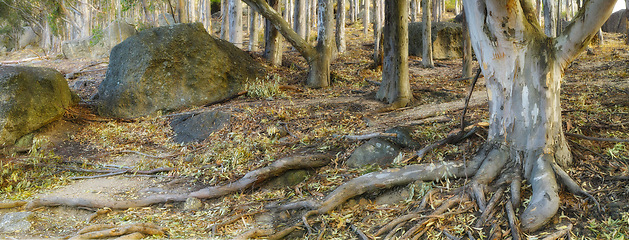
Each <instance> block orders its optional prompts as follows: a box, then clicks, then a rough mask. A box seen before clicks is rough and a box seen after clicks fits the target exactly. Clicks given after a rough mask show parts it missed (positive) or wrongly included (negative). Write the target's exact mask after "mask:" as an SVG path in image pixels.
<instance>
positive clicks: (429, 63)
mask: <svg viewBox="0 0 629 240" xmlns="http://www.w3.org/2000/svg"><path fill="white" fill-rule="evenodd" d="M431 8H432V0H423V5H422V11H423V13H422V21H423V22H424V30H423V31H422V37H423V39H424V40H423V41H422V42H423V44H424V45H423V46H422V51H423V52H422V64H423V65H424V67H429V68H432V67H435V63H434V62H433V60H432V40H431V36H432V29H431V28H432V24H431V17H430V15H431V14H430V11H431Z"/></svg>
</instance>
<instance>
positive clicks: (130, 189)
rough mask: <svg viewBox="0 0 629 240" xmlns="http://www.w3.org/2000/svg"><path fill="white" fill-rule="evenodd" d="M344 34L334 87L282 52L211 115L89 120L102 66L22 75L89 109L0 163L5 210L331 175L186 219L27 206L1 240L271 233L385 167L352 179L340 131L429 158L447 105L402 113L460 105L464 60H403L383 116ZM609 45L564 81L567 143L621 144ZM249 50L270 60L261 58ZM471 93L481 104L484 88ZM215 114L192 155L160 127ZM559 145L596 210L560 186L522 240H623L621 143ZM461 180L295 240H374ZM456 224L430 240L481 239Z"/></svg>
mask: <svg viewBox="0 0 629 240" xmlns="http://www.w3.org/2000/svg"><path fill="white" fill-rule="evenodd" d="M348 30H349V33H348V51H347V52H346V53H344V54H342V55H340V56H339V57H338V58H337V59H336V60H335V61H334V63H333V65H332V66H331V70H332V86H331V87H329V88H325V89H308V88H306V87H304V84H303V83H304V80H305V76H306V71H307V66H306V64H305V62H304V60H303V59H302V58H301V57H300V56H299V55H298V53H297V52H295V51H290V50H289V51H288V52H287V53H285V55H284V60H283V65H282V66H281V67H277V68H274V67H268V75H269V79H268V81H266V82H265V83H264V84H260V86H257V87H253V88H252V89H250V91H249V94H247V95H245V96H241V97H238V98H236V99H232V100H230V101H228V102H225V103H219V104H215V105H211V106H208V107H200V108H191V109H182V110H180V111H177V112H168V113H160V114H157V115H155V116H149V117H144V118H139V119H135V120H131V121H128V120H118V119H108V118H103V117H99V116H97V115H96V114H95V112H94V110H93V106H92V102H91V101H90V98H91V97H92V96H93V95H94V94H95V93H96V92H97V86H98V84H99V83H100V82H101V81H102V80H103V79H104V77H105V71H106V67H107V61H108V60H107V59H102V60H101V61H94V60H67V59H54V58H53V59H50V60H45V61H36V62H30V63H26V64H25V65H31V66H45V67H52V68H55V69H57V70H59V71H60V72H62V73H64V74H67V73H72V72H76V71H79V70H83V71H87V72H84V73H82V74H80V75H78V78H76V79H69V80H68V81H69V85H70V86H71V88H72V89H73V90H75V91H76V92H77V94H78V95H79V96H80V97H81V99H82V100H83V101H82V102H81V103H80V104H79V105H78V106H75V107H73V108H72V109H70V110H68V112H67V113H66V115H65V116H64V118H63V119H61V120H59V121H56V122H54V123H52V124H50V125H48V126H46V127H44V128H43V129H41V130H40V131H39V132H38V133H37V134H35V136H34V139H33V145H32V146H28V147H25V148H24V149H22V150H21V151H18V152H16V153H12V154H11V155H9V156H4V157H2V158H0V165H1V166H2V172H1V173H0V174H1V175H0V177H1V178H0V194H1V195H0V202H3V201H15V200H31V199H34V198H38V197H43V196H60V197H77V198H85V199H112V200H119V199H130V198H138V197H143V196H150V195H151V194H156V193H163V192H168V193H177V192H178V193H184V192H191V191H194V190H198V189H201V188H203V187H207V186H213V185H223V184H227V183H230V182H233V181H235V180H237V179H239V178H240V177H242V176H244V175H245V174H246V173H247V172H249V171H252V170H254V169H257V168H260V167H264V166H267V165H269V163H271V162H272V161H274V160H277V159H280V158H283V157H287V156H292V155H301V154H303V153H304V152H309V153H312V152H321V153H333V154H334V157H333V160H332V161H331V163H330V164H328V165H326V166H323V167H320V168H316V169H308V170H307V171H305V173H306V174H303V175H299V176H300V178H301V179H299V181H296V182H294V183H292V184H282V183H278V182H273V181H274V180H270V182H271V183H264V184H262V185H261V186H257V187H253V188H248V189H246V190H243V191H239V192H238V193H235V194H230V195H226V196H224V197H219V198H213V199H203V200H202V202H201V205H200V206H199V207H196V208H191V209H192V210H186V209H185V206H184V205H185V204H184V203H183V202H172V203H163V204H155V205H152V206H149V207H142V208H131V209H127V210H113V211H109V212H106V213H104V214H101V215H98V216H97V217H95V218H93V217H92V215H93V213H94V212H95V211H96V210H97V209H88V208H73V207H40V208H36V209H32V210H29V211H31V212H32V213H33V214H32V218H31V222H32V224H33V225H32V226H31V228H30V229H29V230H28V231H23V232H17V233H0V238H62V237H68V236H72V235H74V234H76V233H77V232H78V231H79V230H80V229H82V228H84V227H87V226H90V225H94V224H104V223H107V224H116V225H121V224H127V223H137V222H148V223H153V224H156V225H158V226H161V227H165V228H166V229H167V237H169V238H202V239H204V238H217V239H225V238H233V237H235V236H238V235H239V234H242V233H243V232H245V231H248V230H250V229H254V228H256V227H257V226H258V225H260V224H261V223H264V222H273V226H274V227H276V228H283V226H290V225H291V224H294V223H295V221H298V220H295V218H294V216H296V215H299V214H298V213H296V212H294V211H289V212H286V213H284V214H283V215H280V217H279V218H277V219H268V218H273V216H272V215H269V214H266V210H265V206H268V205H270V204H274V203H286V202H292V201H296V200H303V199H320V198H322V197H324V196H325V195H327V194H328V193H330V192H331V191H332V190H334V189H335V188H336V187H338V186H339V185H341V184H342V183H344V182H347V181H348V180H350V179H352V178H355V177H357V176H360V175H362V174H365V173H368V172H373V171H377V170H379V169H380V167H377V166H370V167H364V168H359V169H353V168H349V167H347V166H346V165H345V164H344V161H345V160H346V159H348V158H349V156H350V155H351V153H352V152H353V150H354V149H356V148H357V147H358V146H360V145H361V144H362V143H364V141H349V140H346V139H343V138H340V137H338V136H339V135H348V134H367V133H374V132H383V131H385V130H387V129H389V128H391V127H395V126H409V127H410V128H411V129H412V136H413V137H414V139H415V140H417V141H418V142H419V143H421V144H422V146H424V145H427V144H430V143H433V142H435V141H438V140H440V139H443V138H444V137H446V136H447V135H448V133H449V132H450V131H452V130H455V129H456V128H458V126H459V125H460V115H461V110H460V108H456V110H451V111H449V110H448V109H443V110H441V111H439V113H438V114H436V115H431V116H422V117H421V119H418V118H412V117H408V116H407V117H400V116H402V115H403V114H404V113H408V112H411V111H420V110H418V109H423V108H424V107H426V106H441V105H438V104H441V103H448V102H454V101H461V100H462V99H464V97H465V96H466V94H467V92H468V89H469V87H470V81H469V80H464V81H453V79H457V78H459V77H460V75H461V60H436V62H437V63H438V64H437V67H435V68H423V67H422V65H421V58H418V57H410V59H409V66H410V81H411V88H412V90H413V95H414V97H415V101H414V102H413V103H412V104H413V105H412V106H411V107H409V108H405V109H401V110H397V111H394V112H389V113H379V112H378V110H379V109H381V108H383V107H385V106H386V105H385V104H383V103H381V102H379V101H377V100H375V99H374V98H375V92H376V91H377V90H378V85H377V82H379V81H380V75H381V71H380V69H379V68H376V67H374V66H373V61H372V60H371V58H370V56H371V53H372V52H371V51H372V48H373V46H372V45H370V43H371V42H372V41H373V38H372V37H364V36H363V35H362V31H361V29H360V27H359V26H358V25H354V26H350V27H349V28H348ZM605 37H606V42H605V43H604V45H602V46H595V47H593V48H592V51H591V52H592V53H593V54H586V53H583V54H582V55H580V56H579V57H578V58H577V59H576V60H575V62H574V63H573V64H572V65H571V66H570V68H569V69H568V70H567V71H566V74H565V79H564V82H563V90H562V95H561V96H562V107H563V113H562V116H563V121H564V124H563V125H564V131H565V132H567V133H575V134H582V135H587V136H592V137H604V138H618V139H629V70H628V69H629V46H627V45H623V44H622V41H623V40H624V39H623V36H621V35H614V34H609V35H608V34H606V35H605ZM250 54H251V55H252V56H253V57H254V58H255V59H257V60H258V61H260V62H262V63H263V64H264V60H263V58H261V57H260V54H261V52H260V51H257V52H253V53H250ZM32 56H34V55H33V52H32V51H23V52H19V53H15V54H12V55H8V56H5V57H0V61H6V60H17V59H24V58H27V57H32ZM286 86H289V87H286ZM475 90H476V91H480V92H479V94H481V95H483V94H484V81H483V79H482V78H481V80H480V82H479V83H478V84H477V85H476V89H475ZM460 105H462V104H458V105H457V106H460ZM212 110H220V111H226V112H229V113H231V114H232V119H231V121H230V124H229V125H228V126H227V127H225V128H223V129H221V130H219V131H217V132H215V133H213V134H212V135H211V136H210V138H209V139H208V140H206V141H204V142H201V143H195V144H186V145H181V144H176V143H174V142H173V140H172V138H173V135H174V134H173V132H172V130H171V129H170V127H169V123H170V121H171V120H172V119H173V116H174V115H173V114H178V113H185V112H202V111H212ZM466 119H467V121H469V122H470V123H477V122H484V121H487V120H486V119H487V104H486V103H485V104H477V105H476V106H474V107H471V108H470V109H469V110H468V112H467V116H466ZM485 135H486V132H483V131H482V130H481V131H480V132H479V133H478V134H476V135H474V136H472V137H470V138H468V139H466V140H464V141H462V142H461V143H458V144H454V145H446V146H443V147H441V148H438V149H435V150H434V151H431V152H429V153H428V154H427V155H426V156H425V157H424V158H422V159H421V160H419V161H420V162H421V163H430V162H441V161H444V160H448V161H462V160H464V159H469V158H470V157H471V156H473V155H474V153H475V151H476V150H477V149H478V147H479V146H480V145H481V144H482V143H483V142H484V136H485ZM567 138H568V140H569V142H570V147H571V149H572V153H573V155H574V162H573V165H572V166H571V168H570V169H569V170H568V173H569V174H570V176H572V177H573V178H574V179H575V180H576V181H577V182H578V183H580V184H581V186H582V187H583V188H584V189H585V190H587V191H589V192H591V193H592V195H594V197H595V198H596V199H597V200H598V201H599V202H600V203H601V205H602V207H603V208H604V209H605V211H604V212H602V213H596V211H595V210H594V209H595V207H594V205H593V204H592V203H591V202H589V201H587V200H586V199H584V198H581V197H577V196H573V195H572V194H570V193H568V192H567V191H565V190H562V191H561V193H560V196H561V199H562V201H561V206H560V209H559V212H558V214H557V215H556V216H555V217H554V218H553V221H552V222H551V223H549V224H548V226H547V227H546V228H545V229H543V230H541V231H539V232H537V233H535V235H531V236H528V237H529V238H531V239H541V238H543V237H545V236H547V235H548V234H550V233H553V232H556V231H557V229H561V228H565V226H566V225H568V224H572V225H574V227H573V228H572V231H571V235H572V237H574V238H575V239H626V238H628V237H629V185H627V181H628V180H629V144H628V143H616V142H608V141H590V140H585V139H581V138H576V137H571V136H568V137H567ZM416 150H417V149H404V150H403V152H404V159H411V158H410V156H412V155H413V154H415V151H416ZM416 163H418V160H410V161H407V162H397V163H395V164H394V165H393V166H391V167H399V166H404V165H408V164H416ZM158 168H173V169H174V170H172V171H167V172H163V173H159V174H154V175H147V174H123V175H116V176H109V177H99V178H93V179H80V180H72V178H73V177H81V176H95V175H99V174H102V173H93V172H88V171H87V170H88V169H91V170H95V169H100V170H111V169H118V170H120V169H132V171H133V170H152V169H158ZM81 169H82V170H81ZM84 170H85V171H84ZM466 181H467V179H458V180H447V181H441V182H427V183H413V184H410V185H408V186H400V187H396V188H393V189H388V190H382V191H379V192H374V193H366V194H363V195H361V196H358V197H355V198H353V199H351V200H350V201H348V202H347V203H344V204H343V205H341V206H340V207H338V208H336V209H335V210H333V211H331V212H328V213H326V214H323V215H320V216H313V217H311V218H310V224H311V225H312V226H313V227H315V228H316V229H318V231H317V232H315V233H313V234H312V235H308V234H307V233H306V232H305V231H304V230H301V231H297V232H294V233H293V235H290V237H292V238H307V239H359V238H360V236H359V235H357V232H362V233H364V234H365V235H366V236H367V238H372V237H373V234H374V233H375V232H376V231H377V230H378V229H379V228H380V227H382V226H383V225H384V224H386V223H388V222H389V221H391V219H394V218H396V217H398V216H400V215H403V214H405V213H407V212H408V211H410V210H411V209H413V208H415V207H416V206H417V204H418V202H419V201H420V200H421V199H422V198H423V197H424V195H425V194H426V193H427V192H429V191H432V192H436V194H437V196H434V197H432V198H429V205H428V206H429V207H430V206H438V205H439V203H440V201H441V200H443V197H446V196H448V194H450V192H449V190H452V189H455V188H456V187H459V186H462V185H463V184H464V183H465V182H466ZM525 185H526V184H525ZM433 190H434V191H433ZM527 194H530V187H526V186H525V190H524V191H523V199H526V198H527V197H529V195H527ZM439 196H441V198H440V197H439ZM488 197H490V196H488ZM461 206H463V205H461ZM522 210H523V208H522V209H519V210H517V212H521V211H522ZM15 211H27V210H25V209H23V208H13V209H0V215H2V214H5V213H9V212H15ZM450 212H451V213H456V214H449V215H448V214H445V215H444V216H443V217H440V218H438V219H436V220H435V221H433V222H432V225H431V226H429V231H428V232H426V235H425V236H426V238H425V239H449V238H448V237H447V236H446V234H445V233H446V232H447V233H450V234H452V235H454V236H457V237H462V236H464V235H466V233H467V232H473V234H474V235H475V236H477V237H480V236H486V235H487V234H488V233H487V231H488V229H487V228H481V229H478V228H474V227H473V226H474V221H475V220H476V219H477V218H478V216H479V212H478V209H476V208H464V207H455V208H453V209H450ZM497 216H498V217H497V219H494V220H493V222H494V223H495V226H498V227H499V228H497V229H500V230H501V231H502V233H504V234H501V235H503V236H505V237H504V239H509V237H508V235H509V225H508V223H507V221H506V217H505V216H504V214H498V215H497ZM228 220H232V221H228ZM217 226H218V227H217ZM353 229H358V230H359V231H356V230H353ZM495 229H496V228H494V231H495ZM480 238H481V239H482V237H480Z"/></svg>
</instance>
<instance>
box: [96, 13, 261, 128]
mask: <svg viewBox="0 0 629 240" xmlns="http://www.w3.org/2000/svg"><path fill="white" fill-rule="evenodd" d="M263 73H264V71H263V68H262V66H261V65H260V64H259V63H257V62H255V61H254V60H253V58H251V56H249V55H248V54H246V53H245V52H243V51H242V50H240V49H239V48H237V47H235V46H234V45H233V44H231V43H229V42H227V41H224V40H220V39H216V38H214V37H212V36H210V35H209V34H208V33H207V31H206V30H205V28H203V25H202V24H201V23H190V24H176V25H173V26H164V27H157V28H152V29H148V30H145V31H142V32H140V33H139V34H137V35H135V36H132V37H130V38H127V40H125V41H124V42H122V43H120V44H118V45H117V46H116V47H114V48H113V49H112V50H111V56H110V57H109V68H108V69H107V75H106V77H105V80H103V82H102V83H101V84H100V86H99V87H98V94H99V101H100V103H99V106H98V112H99V113H100V114H102V115H104V116H110V117H118V118H136V117H141V116H146V115H149V114H152V113H155V112H157V111H160V110H166V111H169V110H175V109H179V108H182V107H189V106H201V105H205V104H209V103H212V102H216V101H221V100H224V99H227V98H229V97H232V96H234V95H235V94H237V93H238V92H240V91H242V89H243V88H244V85H245V83H246V82H247V81H249V80H255V79H256V78H261V77H263Z"/></svg>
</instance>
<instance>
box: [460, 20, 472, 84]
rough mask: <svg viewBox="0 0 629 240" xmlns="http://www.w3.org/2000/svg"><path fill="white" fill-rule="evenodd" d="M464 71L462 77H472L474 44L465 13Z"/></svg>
mask: <svg viewBox="0 0 629 240" xmlns="http://www.w3.org/2000/svg"><path fill="white" fill-rule="evenodd" d="M462 65H463V70H462V71H461V73H462V74H461V77H463V78H466V77H472V42H471V39H470V31H469V28H468V27H467V20H465V12H463V64H462Z"/></svg>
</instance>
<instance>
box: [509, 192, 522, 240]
mask: <svg viewBox="0 0 629 240" xmlns="http://www.w3.org/2000/svg"><path fill="white" fill-rule="evenodd" d="M505 208H506V210H507V218H508V219H509V227H510V228H511V237H512V238H513V240H520V239H522V237H521V236H520V230H519V229H520V228H518V222H517V221H518V220H517V218H516V217H515V211H514V210H513V204H511V202H510V201H507V203H506V205H505Z"/></svg>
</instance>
